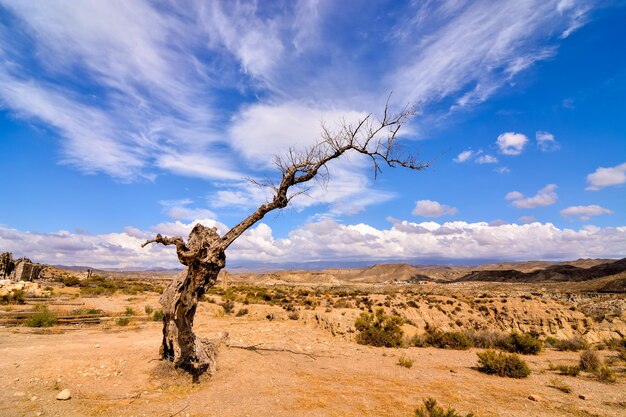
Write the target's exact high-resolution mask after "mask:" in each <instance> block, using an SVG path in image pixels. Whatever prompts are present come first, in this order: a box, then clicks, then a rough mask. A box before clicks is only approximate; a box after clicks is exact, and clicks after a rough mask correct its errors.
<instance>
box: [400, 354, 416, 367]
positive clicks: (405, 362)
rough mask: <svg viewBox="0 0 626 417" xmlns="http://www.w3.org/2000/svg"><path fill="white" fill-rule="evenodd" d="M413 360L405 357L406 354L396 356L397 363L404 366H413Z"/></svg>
mask: <svg viewBox="0 0 626 417" xmlns="http://www.w3.org/2000/svg"><path fill="white" fill-rule="evenodd" d="M413 362H414V361H413V359H411V358H407V357H406V356H400V357H399V358H398V365H399V366H403V367H405V368H411V367H412V366H413Z"/></svg>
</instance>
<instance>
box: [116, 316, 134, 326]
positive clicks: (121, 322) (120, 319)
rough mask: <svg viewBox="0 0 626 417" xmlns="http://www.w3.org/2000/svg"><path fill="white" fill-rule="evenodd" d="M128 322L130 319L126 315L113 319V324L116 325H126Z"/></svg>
mask: <svg viewBox="0 0 626 417" xmlns="http://www.w3.org/2000/svg"><path fill="white" fill-rule="evenodd" d="M129 323H130V319H129V318H128V317H118V318H117V320H115V324H117V325H118V326H128V324H129Z"/></svg>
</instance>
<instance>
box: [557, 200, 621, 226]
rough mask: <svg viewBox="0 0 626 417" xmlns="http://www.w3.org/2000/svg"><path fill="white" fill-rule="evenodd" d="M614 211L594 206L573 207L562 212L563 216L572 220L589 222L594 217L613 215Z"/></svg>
mask: <svg viewBox="0 0 626 417" xmlns="http://www.w3.org/2000/svg"><path fill="white" fill-rule="evenodd" d="M612 213H613V211H612V210H609V209H607V208H604V207H601V206H598V205H596V204H592V205H590V206H572V207H568V208H566V209H563V210H561V216H564V217H568V218H570V219H573V218H579V219H580V221H583V222H587V221H589V220H590V219H591V218H592V217H594V216H600V215H603V214H612Z"/></svg>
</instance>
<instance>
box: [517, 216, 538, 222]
mask: <svg viewBox="0 0 626 417" xmlns="http://www.w3.org/2000/svg"><path fill="white" fill-rule="evenodd" d="M517 220H518V221H519V222H520V223H522V224H528V223H534V222H536V221H537V219H536V218H535V217H534V216H522V217H520V218H519V219H517Z"/></svg>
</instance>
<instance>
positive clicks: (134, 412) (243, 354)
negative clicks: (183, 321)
mask: <svg viewBox="0 0 626 417" xmlns="http://www.w3.org/2000/svg"><path fill="white" fill-rule="evenodd" d="M196 329H197V332H198V333H200V334H203V335H211V334H216V333H217V332H219V331H222V330H227V331H228V332H229V333H230V342H229V344H230V345H231V347H224V348H222V350H221V353H220V357H219V364H220V370H219V371H218V373H217V375H215V376H214V377H213V378H211V379H207V380H204V381H202V382H201V383H200V384H197V385H192V384H191V383H190V381H189V379H188V378H186V377H181V376H177V375H175V374H172V373H171V372H166V371H164V370H163V368H162V367H161V366H160V363H159V361H156V360H152V359H156V358H157V349H158V346H159V343H160V336H161V335H160V324H159V323H154V322H143V323H140V324H139V325H136V326H130V327H124V328H121V327H115V328H113V329H109V330H107V329H104V328H102V327H93V328H85V329H79V330H65V331H64V332H63V333H58V334H37V333H36V332H35V331H34V330H31V329H25V328H13V329H11V328H4V329H0V353H1V355H0V373H1V374H2V383H1V390H0V400H1V401H0V415H2V416H36V415H43V416H171V415H178V416H411V415H413V410H414V409H415V407H416V406H417V405H419V404H421V402H422V400H423V399H425V398H427V397H434V398H435V399H437V400H438V401H439V403H440V404H442V405H445V406H452V407H454V408H456V409H457V411H460V412H466V413H467V412H470V411H473V412H474V413H475V414H476V415H477V416H520V417H521V416H525V417H526V416H593V415H599V416H626V408H625V407H626V403H625V402H626V394H625V393H626V383H624V379H623V376H622V377H621V380H620V383H618V384H614V385H606V384H601V383H599V382H597V381H595V380H593V379H592V378H591V377H589V376H579V377H576V378H573V377H567V376H558V378H560V379H561V380H562V381H563V382H565V383H567V384H568V385H570V386H571V387H572V389H573V393H571V394H565V393H562V392H560V391H558V390H556V389H554V388H550V387H548V385H549V383H550V381H551V380H552V379H553V378H555V377H556V376H557V375H556V374H555V373H554V372H552V371H546V369H547V368H548V362H549V361H552V362H553V363H562V362H570V363H574V362H576V361H577V358H578V354H576V353H564V352H555V351H547V352H544V353H542V354H541V355H539V356H537V357H534V356H529V357H526V360H527V361H528V362H529V364H530V366H531V368H532V369H533V374H532V375H531V376H530V377H529V378H527V379H524V380H513V379H506V378H499V377H493V376H486V375H482V374H480V373H478V372H477V371H476V370H474V369H473V368H472V367H473V366H475V364H476V355H475V350H471V351H453V350H438V349H430V348H428V349H423V348H408V349H384V348H371V347H365V346H360V345H357V344H355V343H354V342H350V341H347V340H341V339H339V338H334V337H333V336H331V335H330V334H329V333H327V332H325V331H323V330H320V329H315V328H312V327H307V326H304V325H303V324H301V323H300V322H299V321H282V322H278V321H267V320H250V319H247V318H245V317H240V318H235V317H231V316H225V317H221V318H219V317H216V318H214V317H208V314H199V316H198V322H197V327H196ZM252 345H256V346H257V348H258V350H256V351H251V350H246V349H241V348H237V347H235V346H252ZM607 354H609V353H607ZM401 355H404V356H407V357H410V358H413V359H415V364H414V366H413V367H412V368H411V369H407V368H403V367H400V366H398V365H397V361H398V357H399V356H401ZM63 388H69V389H70V390H71V391H72V393H73V398H72V399H71V400H69V401H58V400H56V399H55V397H56V395H57V393H58V392H59V390H60V389H63ZM531 394H533V395H538V396H539V397H540V398H541V401H540V402H533V401H530V400H529V399H528V396H529V395H531ZM579 394H584V395H585V396H587V398H588V399H586V400H582V399H579V398H578V396H579Z"/></svg>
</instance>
